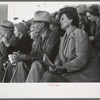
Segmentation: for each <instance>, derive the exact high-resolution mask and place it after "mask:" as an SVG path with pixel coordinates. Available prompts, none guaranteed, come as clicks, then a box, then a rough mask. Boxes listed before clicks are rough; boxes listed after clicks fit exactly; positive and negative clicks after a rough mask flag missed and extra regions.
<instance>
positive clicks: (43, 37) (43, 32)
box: [11, 11, 59, 82]
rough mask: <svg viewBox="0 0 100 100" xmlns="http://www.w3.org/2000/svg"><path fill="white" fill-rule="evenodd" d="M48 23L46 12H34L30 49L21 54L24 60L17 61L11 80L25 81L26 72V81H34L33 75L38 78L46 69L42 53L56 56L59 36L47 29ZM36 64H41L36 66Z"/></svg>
mask: <svg viewBox="0 0 100 100" xmlns="http://www.w3.org/2000/svg"><path fill="white" fill-rule="evenodd" d="M50 23H51V17H50V14H49V13H48V12H46V11H37V12H35V14H34V20H33V24H32V25H31V33H30V35H31V38H32V39H33V40H34V41H33V44H32V51H31V53H30V54H29V55H22V56H23V59H24V62H23V60H22V59H21V62H19V63H18V65H17V68H16V72H15V73H14V75H13V77H12V79H11V82H25V81H26V78H27V74H28V72H29V75H28V81H29V82H34V78H35V77H38V79H37V80H39V79H40V77H41V76H42V74H43V72H44V71H45V70H47V68H46V66H42V64H43V62H42V60H43V56H44V54H47V55H48V57H49V58H50V60H52V59H54V56H56V54H57V51H58V47H59V36H58V34H57V33H56V32H55V31H51V30H50V29H49V25H50ZM54 52H55V53H54ZM53 54H54V55H53ZM37 60H38V61H37ZM38 64H40V65H41V66H37V67H36V65H38ZM43 65H44V64H43ZM29 76H30V78H29Z"/></svg>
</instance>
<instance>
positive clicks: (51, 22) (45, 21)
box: [33, 20, 52, 23]
mask: <svg viewBox="0 0 100 100" xmlns="http://www.w3.org/2000/svg"><path fill="white" fill-rule="evenodd" d="M33 22H47V23H52V21H46V20H33Z"/></svg>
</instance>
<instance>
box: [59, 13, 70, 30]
mask: <svg viewBox="0 0 100 100" xmlns="http://www.w3.org/2000/svg"><path fill="white" fill-rule="evenodd" d="M71 22H72V19H69V18H68V17H67V16H66V14H62V16H61V19H60V24H61V28H62V29H64V30H66V29H67V28H68V27H69V26H70V25H71Z"/></svg>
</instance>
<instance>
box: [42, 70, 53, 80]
mask: <svg viewBox="0 0 100 100" xmlns="http://www.w3.org/2000/svg"><path fill="white" fill-rule="evenodd" d="M52 77H53V74H52V73H51V72H50V71H46V72H44V74H43V78H46V79H51V78H52Z"/></svg>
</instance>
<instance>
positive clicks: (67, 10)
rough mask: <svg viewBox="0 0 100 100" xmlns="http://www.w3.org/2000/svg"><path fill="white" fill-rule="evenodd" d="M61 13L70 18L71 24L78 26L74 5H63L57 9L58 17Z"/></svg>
mask: <svg viewBox="0 0 100 100" xmlns="http://www.w3.org/2000/svg"><path fill="white" fill-rule="evenodd" d="M62 14H65V15H66V16H67V17H68V18H69V19H72V20H73V21H72V25H74V26H76V27H79V16H78V12H77V10H76V9H75V8H74V7H65V8H61V9H60V10H59V19H60V18H61V16H62Z"/></svg>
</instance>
